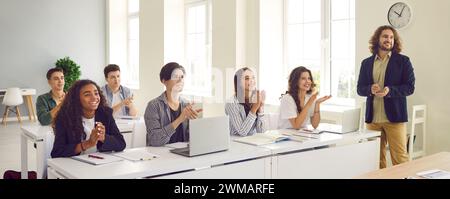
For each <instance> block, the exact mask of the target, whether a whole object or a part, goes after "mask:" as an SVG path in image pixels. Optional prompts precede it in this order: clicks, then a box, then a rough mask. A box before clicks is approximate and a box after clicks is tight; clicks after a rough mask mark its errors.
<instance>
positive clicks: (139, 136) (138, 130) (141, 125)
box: [132, 117, 147, 148]
mask: <svg viewBox="0 0 450 199" xmlns="http://www.w3.org/2000/svg"><path fill="white" fill-rule="evenodd" d="M145 146H147V128H146V126H145V121H144V117H140V118H139V120H138V121H136V123H135V126H134V132H133V144H132V148H139V147H145Z"/></svg>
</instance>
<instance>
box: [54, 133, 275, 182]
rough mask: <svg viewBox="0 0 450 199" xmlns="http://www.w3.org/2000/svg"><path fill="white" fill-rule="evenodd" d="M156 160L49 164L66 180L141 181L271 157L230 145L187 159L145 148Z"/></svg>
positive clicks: (59, 161)
mask: <svg viewBox="0 0 450 199" xmlns="http://www.w3.org/2000/svg"><path fill="white" fill-rule="evenodd" d="M141 149H144V150H148V151H149V152H150V153H153V154H156V155H159V157H158V158H155V159H152V160H147V161H138V162H132V161H128V160H123V161H120V162H113V163H109V164H104V165H97V166H93V165H90V164H87V163H84V162H80V161H77V160H74V159H71V158H55V159H49V160H48V165H49V166H50V167H52V168H54V169H56V170H58V172H60V173H61V174H62V175H64V176H66V177H68V178H83V179H86V178H87V179H90V178H141V177H149V176H156V175H162V174H170V173H174V172H181V171H188V170H193V169H199V168H205V167H212V166H216V165H222V164H225V163H232V162H236V161H244V160H248V159H252V158H259V157H265V156H269V155H270V151H269V150H268V149H263V148H256V147H253V146H250V145H246V144H241V143H236V142H231V143H230V149H229V150H228V151H225V152H219V153H213V154H208V155H203V156H197V157H191V158H187V157H184V156H180V155H177V154H173V153H171V152H170V151H169V150H170V149H171V148H168V147H144V148H141ZM128 150H133V149H128Z"/></svg>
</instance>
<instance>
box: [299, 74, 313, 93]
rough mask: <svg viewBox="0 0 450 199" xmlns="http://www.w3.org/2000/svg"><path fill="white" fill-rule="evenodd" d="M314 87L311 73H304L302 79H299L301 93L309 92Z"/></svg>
mask: <svg viewBox="0 0 450 199" xmlns="http://www.w3.org/2000/svg"><path fill="white" fill-rule="evenodd" d="M311 86H312V80H311V76H310V75H309V72H307V71H305V72H302V74H301V75H300V78H299V79H298V88H299V90H300V91H309V90H310V89H311Z"/></svg>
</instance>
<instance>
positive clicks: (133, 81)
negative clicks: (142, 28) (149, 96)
mask: <svg viewBox="0 0 450 199" xmlns="http://www.w3.org/2000/svg"><path fill="white" fill-rule="evenodd" d="M127 1H128V4H127V5H128V18H127V19H128V20H127V25H128V27H127V55H128V56H127V65H126V67H124V69H122V79H123V81H124V84H126V85H127V86H129V87H131V88H135V89H138V88H139V0H127Z"/></svg>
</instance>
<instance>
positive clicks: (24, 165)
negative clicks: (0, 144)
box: [20, 134, 28, 179]
mask: <svg viewBox="0 0 450 199" xmlns="http://www.w3.org/2000/svg"><path fill="white" fill-rule="evenodd" d="M27 140H28V138H27V137H26V136H25V135H24V134H21V136H20V148H21V149H20V150H21V151H20V156H21V162H20V163H21V164H20V167H21V172H22V173H21V176H22V179H28V143H27Z"/></svg>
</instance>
